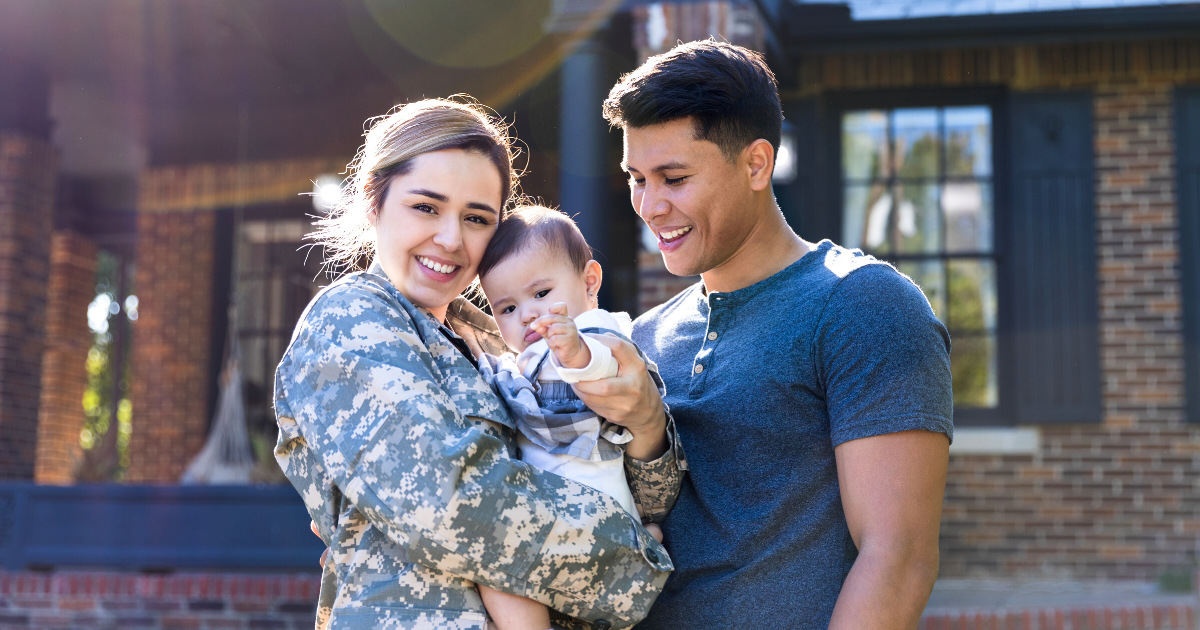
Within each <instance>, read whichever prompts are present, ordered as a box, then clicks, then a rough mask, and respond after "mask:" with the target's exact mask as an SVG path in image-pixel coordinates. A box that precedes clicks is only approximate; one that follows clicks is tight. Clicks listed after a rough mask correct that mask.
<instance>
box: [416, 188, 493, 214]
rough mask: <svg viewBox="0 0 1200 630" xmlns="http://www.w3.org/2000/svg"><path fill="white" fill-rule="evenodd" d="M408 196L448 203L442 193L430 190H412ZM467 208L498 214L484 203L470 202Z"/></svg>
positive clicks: (448, 199)
mask: <svg viewBox="0 0 1200 630" xmlns="http://www.w3.org/2000/svg"><path fill="white" fill-rule="evenodd" d="M408 194H410V195H421V196H422V197H429V198H430V199H435V200H437V201H440V202H442V203H446V202H448V201H450V198H449V197H447V196H446V195H443V194H442V193H436V192H433V191H432V190H425V189H424V188H417V189H414V190H410V191H408ZM467 207H468V208H471V209H472V210H483V211H484V212H491V213H492V214H499V213H498V212H496V209H495V208H493V207H491V206H489V205H487V204H486V203H480V202H478V201H472V202H471V203H468V204H467Z"/></svg>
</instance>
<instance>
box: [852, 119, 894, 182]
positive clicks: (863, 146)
mask: <svg viewBox="0 0 1200 630" xmlns="http://www.w3.org/2000/svg"><path fill="white" fill-rule="evenodd" d="M887 164H888V157H887V113H886V112H882V111H866V112H851V113H849V114H846V115H845V116H843V117H842V177H844V178H845V179H846V180H847V181H850V180H856V181H862V180H867V179H874V178H877V177H887V176H888V175H889V172H888V166H887Z"/></svg>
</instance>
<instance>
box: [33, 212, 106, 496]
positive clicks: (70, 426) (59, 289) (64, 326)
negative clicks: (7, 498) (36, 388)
mask: <svg viewBox="0 0 1200 630" xmlns="http://www.w3.org/2000/svg"><path fill="white" fill-rule="evenodd" d="M96 253H97V252H96V244H95V243H94V242H92V241H91V240H89V239H88V238H86V237H84V236H83V235H81V234H77V233H75V232H70V231H65V230H64V231H59V232H55V233H54V235H53V237H52V239H51V241H50V281H49V283H48V288H49V290H48V298H47V300H48V301H47V304H46V350H45V352H44V353H43V354H42V386H41V387H42V391H41V407H40V410H39V413H38V432H37V466H36V472H35V476H34V479H35V480H36V481H37V482H38V483H48V484H69V483H71V482H72V481H73V472H74V468H75V464H76V462H77V461H78V460H79V458H80V457H82V453H81V449H80V447H79V429H80V426H81V425H82V424H83V420H84V416H83V404H82V399H83V392H84V390H85V389H87V369H86V368H85V366H84V364H85V362H86V361H87V355H88V350H89V349H91V346H92V332H91V329H89V328H88V325H87V317H86V314H87V307H88V304H89V303H90V302H91V301H92V299H93V298H94V297H95V296H96V288H95V287H96Z"/></svg>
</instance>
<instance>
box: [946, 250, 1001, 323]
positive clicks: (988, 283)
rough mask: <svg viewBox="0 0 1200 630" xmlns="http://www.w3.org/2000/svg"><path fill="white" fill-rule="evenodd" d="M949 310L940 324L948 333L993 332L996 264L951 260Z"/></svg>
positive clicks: (949, 262)
mask: <svg viewBox="0 0 1200 630" xmlns="http://www.w3.org/2000/svg"><path fill="white" fill-rule="evenodd" d="M947 269H948V287H947V288H948V289H949V291H948V296H949V300H950V304H949V307H950V310H949V312H948V316H947V317H943V318H942V321H943V322H945V323H946V326H947V327H948V328H949V329H950V333H951V334H952V335H953V334H954V333H959V332H975V333H985V332H993V331H995V330H996V263H995V262H994V261H992V260H964V259H958V260H950V261H947Z"/></svg>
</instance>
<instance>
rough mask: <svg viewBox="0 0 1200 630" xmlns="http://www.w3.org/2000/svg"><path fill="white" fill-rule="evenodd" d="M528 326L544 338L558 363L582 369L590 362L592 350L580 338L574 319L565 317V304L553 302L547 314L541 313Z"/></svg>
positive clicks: (566, 366) (573, 368)
mask: <svg viewBox="0 0 1200 630" xmlns="http://www.w3.org/2000/svg"><path fill="white" fill-rule="evenodd" d="M529 326H530V328H533V329H534V330H536V331H537V333H538V334H539V335H541V336H542V339H545V340H546V345H548V346H550V350H551V351H552V352H554V356H555V358H557V359H558V364H559V365H561V366H563V367H565V368H570V369H572V370H582V369H583V368H585V367H587V366H588V363H591V362H592V351H591V350H590V349H589V348H588V347H587V344H586V343H584V342H583V339H582V338H580V336H579V328H577V327H576V326H575V320H573V319H571V318H570V317H567V305H566V304H563V303H562V302H559V303H557V304H554V305H553V306H551V307H550V314H549V315H542V316H541V317H539V318H537V319H535V320H534V321H533V323H532V324H530V325H529Z"/></svg>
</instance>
